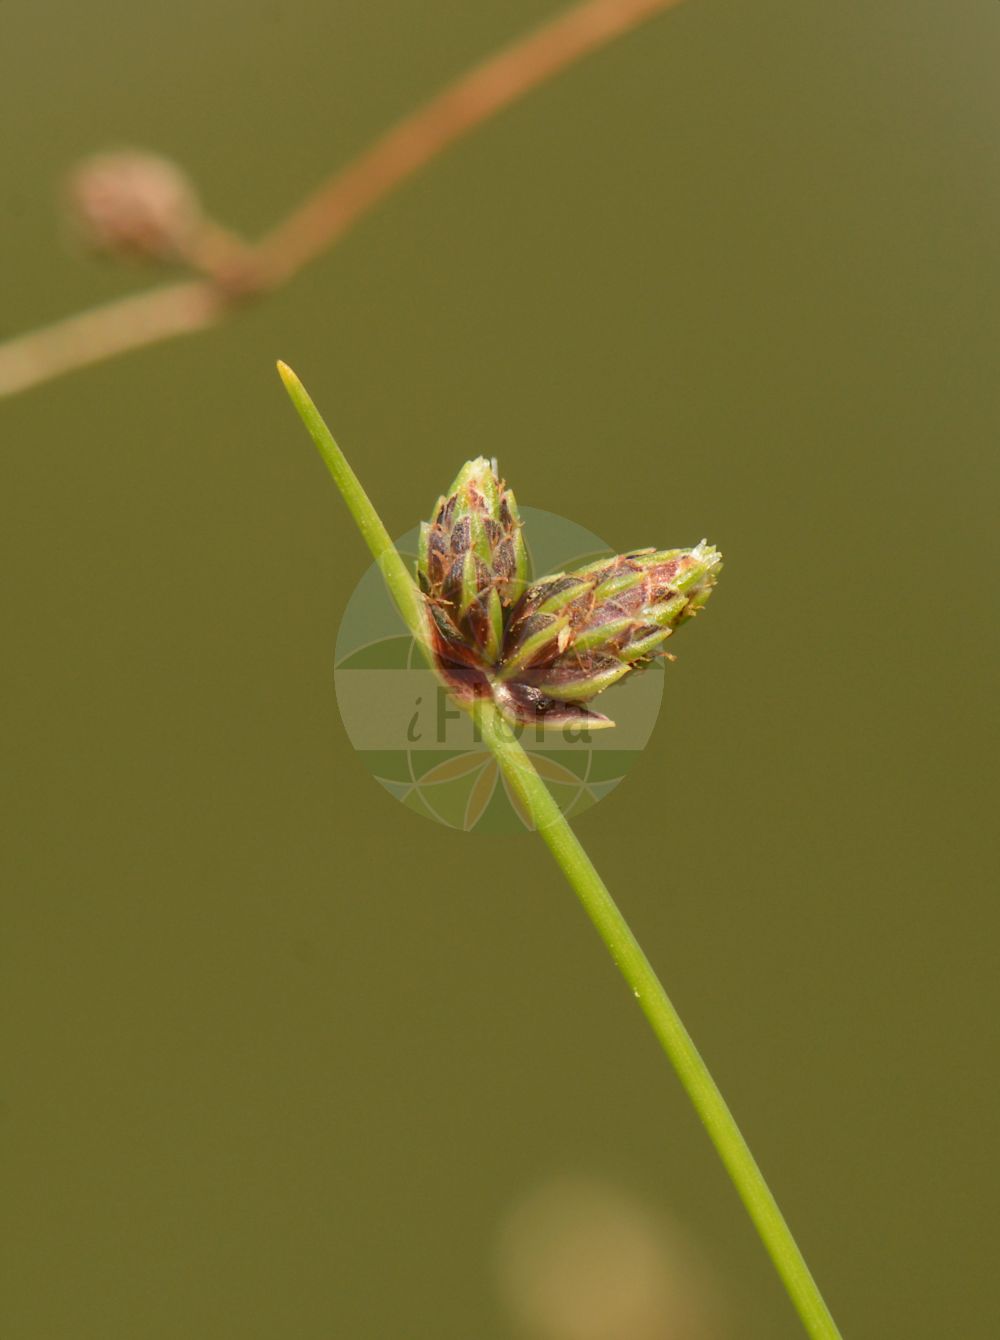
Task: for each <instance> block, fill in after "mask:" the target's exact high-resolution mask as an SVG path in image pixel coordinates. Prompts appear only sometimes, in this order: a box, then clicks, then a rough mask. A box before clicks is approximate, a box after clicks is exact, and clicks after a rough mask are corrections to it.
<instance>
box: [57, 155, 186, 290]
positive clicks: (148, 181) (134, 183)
mask: <svg viewBox="0 0 1000 1340" xmlns="http://www.w3.org/2000/svg"><path fill="white" fill-rule="evenodd" d="M67 200H68V206H69V211H70V215H71V217H72V220H73V222H74V224H75V226H76V228H77V230H78V232H79V233H80V235H81V236H82V238H83V240H84V242H85V243H86V244H87V245H88V246H89V247H91V248H92V249H93V250H94V251H98V252H102V253H105V254H107V255H114V256H122V257H127V258H130V259H137V260H145V261H159V262H169V263H173V262H177V261H183V260H185V259H186V258H187V256H188V255H189V254H190V251H191V247H192V245H193V243H194V241H195V239H196V238H197V236H198V233H199V230H200V229H201V227H202V223H203V215H202V210H201V204H200V202H199V200H198V196H197V193H196V191H195V189H194V187H193V185H192V184H191V182H190V181H189V179H188V177H187V175H186V174H185V173H184V172H182V171H181V169H180V168H179V167H177V165H176V164H175V163H172V162H171V161H170V160H169V159H166V158H160V157H158V156H157V155H156V154H149V153H142V152H139V151H136V150H121V151H118V152H114V153H103V154H97V155H96V156H95V157H93V158H88V159H85V160H84V162H82V163H80V164H79V166H78V167H77V168H76V169H75V170H74V171H73V173H72V174H71V175H70V178H69V181H68V182H67Z"/></svg>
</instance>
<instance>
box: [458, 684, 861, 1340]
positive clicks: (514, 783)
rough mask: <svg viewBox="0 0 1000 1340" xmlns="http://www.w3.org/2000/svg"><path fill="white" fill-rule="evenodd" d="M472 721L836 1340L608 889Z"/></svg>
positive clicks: (564, 826) (498, 739)
mask: <svg viewBox="0 0 1000 1340" xmlns="http://www.w3.org/2000/svg"><path fill="white" fill-rule="evenodd" d="M475 717H476V720H477V722H478V724H479V729H480V731H481V732H482V737H483V740H484V742H485V743H486V744H487V745H488V746H489V748H490V749H491V750H492V751H493V754H494V757H495V758H496V760H497V762H498V764H499V765H500V768H501V769H502V771H503V774H504V777H506V779H507V782H508V783H509V785H510V786H511V787H512V788H513V790H514V791H515V792H516V793H517V796H518V799H519V800H520V801H521V803H522V805H523V806H524V808H525V810H526V811H527V813H528V814H529V815H530V816H531V818H532V820H533V822H534V824H535V827H536V828H537V829H538V832H539V834H540V835H541V837H542V838H543V840H544V841H545V843H546V844H547V846H548V848H549V850H550V851H551V852H552V855H553V856H554V857H555V859H556V862H557V864H558V865H559V868H560V869H561V870H562V872H563V874H564V875H565V876H566V878H567V880H568V881H569V883H570V885H571V886H572V888H573V890H574V892H575V893H576V895H577V897H578V898H579V899H580V902H581V903H582V904H583V907H584V911H585V912H586V913H587V916H588V917H590V920H591V921H592V922H593V923H594V926H595V928H596V930H597V933H598V935H599V936H600V937H601V939H602V940H603V941H604V943H605V945H606V946H607V948H608V952H609V953H610V955H611V957H612V959H614V961H615V964H616V965H617V967H618V971H619V972H620V973H621V975H622V976H623V977H624V978H625V981H626V982H627V983H628V985H629V986H630V987H631V989H632V994H633V995H634V996H635V998H636V1000H637V1001H638V1002H639V1006H640V1008H641V1010H642V1012H643V1014H645V1016H646V1018H647V1019H648V1020H649V1023H650V1026H651V1027H652V1030H653V1032H654V1033H655V1034H656V1036H657V1038H658V1039H659V1042H660V1046H661V1047H662V1048H663V1050H664V1051H665V1052H666V1054H667V1056H668V1058H669V1060H670V1064H671V1065H672V1066H673V1068H674V1070H675V1071H676V1072H677V1077H678V1078H679V1079H680V1082H681V1084H683V1086H684V1089H685V1091H686V1093H687V1095H688V1097H689V1098H690V1099H691V1102H692V1103H693V1105H694V1109H695V1111H696V1112H697V1113H698V1116H699V1117H700V1118H701V1120H702V1123H703V1124H704V1127H705V1129H706V1130H707V1131H708V1134H709V1137H710V1139H711V1141H712V1143H713V1144H714V1145H715V1148H716V1150H717V1151H718V1154H719V1157H720V1158H721V1159H722V1162H723V1163H724V1164H725V1167H726V1171H727V1172H728V1173H729V1176H730V1177H731V1178H732V1181H733V1185H734V1186H735V1187H736V1190H737V1191H738V1192H739V1195H740V1199H741V1200H742V1201H743V1204H744V1205H745V1206H746V1208H747V1212H748V1214H749V1215H750V1218H751V1219H752V1220H753V1222H754V1225H755V1227H756V1229H757V1232H758V1233H759V1234H760V1237H761V1240H762V1241H763V1243H764V1246H765V1247H766V1248H767V1251H768V1253H769V1255H770V1257H771V1260H772V1261H773V1262H774V1265H775V1268H776V1270H777V1271H778V1274H779V1275H780V1276H781V1279H782V1281H783V1282H784V1285H785V1288H786V1289H787V1290H788V1295H789V1297H790V1298H791V1300H792V1302H793V1303H794V1305H795V1308H796V1310H797V1311H798V1314H799V1316H800V1317H801V1318H802V1323H803V1325H804V1326H805V1328H806V1331H807V1333H808V1334H809V1335H810V1336H813V1337H814V1340H839V1337H840V1332H839V1331H838V1330H837V1326H836V1323H835V1322H834V1320H833V1317H832V1316H831V1315H830V1311H829V1309H828V1308H827V1306H826V1303H825V1302H824V1301H823V1297H822V1295H821V1294H820V1291H819V1289H818V1287H817V1285H816V1281H815V1280H814V1279H813V1277H812V1275H811V1273H810V1271H809V1267H808V1266H807V1265H806V1263H805V1259H804V1258H803V1256H802V1253H801V1252H800V1251H799V1248H798V1245H797V1243H796V1241H795V1239H794V1238H793V1237H792V1233H791V1229H790V1228H789V1227H788V1225H787V1223H786V1222H785V1218H784V1215H782V1213H781V1211H780V1210H779V1209H778V1203H777V1201H776V1200H775V1199H774V1196H773V1195H772V1194H771V1190H770V1187H769V1186H768V1185H767V1182H765V1180H764V1175H763V1173H762V1172H761V1170H760V1168H759V1167H758V1166H757V1162H756V1160H755V1159H754V1156H753V1155H752V1154H751V1152H750V1148H749V1146H748V1145H747V1142H746V1140H744V1138H743V1136H742V1134H741V1132H740V1128H739V1127H738V1126H737V1124H736V1122H735V1120H734V1118H733V1115H732V1113H731V1112H730V1111H729V1108H728V1106H727V1105H726V1100H725V1099H724V1098H723V1096H722V1094H721V1093H720V1091H719V1086H718V1085H717V1084H716V1082H715V1080H714V1079H713V1078H712V1076H711V1074H710V1073H709V1070H708V1066H706V1064H705V1062H704V1061H703V1060H702V1059H701V1055H700V1053H699V1051H698V1048H697V1047H696V1046H695V1045H694V1042H693V1041H692V1039H691V1035H690V1034H689V1033H688V1031H687V1029H686V1028H685V1027H684V1024H683V1023H682V1022H681V1017H680V1015H679V1014H678V1013H677V1011H676V1009H675V1008H674V1006H673V1004H672V1003H671V1001H670V997H669V996H668V995H667V993H666V991H665V990H664V989H663V985H662V983H661V982H660V979H659V978H658V977H657V975H656V973H655V972H654V970H653V966H652V964H651V963H650V961H649V959H648V958H647V957H646V955H645V954H644V953H643V952H642V949H641V947H640V945H639V942H638V940H637V939H636V938H635V936H634V935H633V934H632V931H631V930H630V929H629V925H628V922H627V921H626V920H625V918H624V917H623V916H622V914H621V912H620V911H619V909H618V905H617V904H616V903H615V900H614V899H613V898H612V897H611V894H610V893H609V892H608V887H607V885H606V884H605V883H604V881H603V880H602V879H601V877H600V875H599V874H598V873H597V870H596V869H595V867H594V863H593V862H592V861H591V859H590V857H589V856H588V855H587V853H586V852H585V851H584V849H583V846H582V845H581V843H580V839H579V838H578V837H577V836H576V834H575V833H574V832H573V830H572V828H570V826H569V823H568V822H567V820H566V816H565V815H564V814H563V812H562V811H561V810H560V808H559V806H558V805H557V804H556V802H555V800H554V799H553V797H552V793H551V792H550V791H549V789H548V787H547V786H546V785H545V783H544V782H543V781H542V779H541V777H540V776H539V775H538V772H537V771H536V769H535V766H534V764H533V763H532V761H531V759H530V758H529V756H528V754H527V753H526V752H525V750H524V749H523V748H522V746H521V744H520V742H519V741H518V739H517V738H516V736H515V734H514V732H513V730H512V729H511V727H510V726H509V725H508V724H507V722H506V721H505V720H504V718H503V717H502V716H501V714H500V712H499V710H498V709H497V707H496V705H495V703H493V702H492V701H491V700H488V699H482V700H480V702H478V703H477V705H476V709H475Z"/></svg>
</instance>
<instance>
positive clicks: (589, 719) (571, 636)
mask: <svg viewBox="0 0 1000 1340" xmlns="http://www.w3.org/2000/svg"><path fill="white" fill-rule="evenodd" d="M521 526H522V523H521V520H520V518H519V516H518V513H517V505H516V503H515V501H514V495H513V494H512V493H511V492H510V490H509V489H508V488H507V487H506V486H505V484H503V483H502V481H501V480H500V479H499V478H498V477H497V473H496V466H495V463H491V462H489V461H487V460H485V459H484V458H482V457H480V458H479V459H478V460H475V461H470V462H469V463H468V464H467V465H466V466H464V467H463V469H462V470H461V471H460V472H459V475H458V478H457V479H456V480H455V482H454V484H453V485H452V487H451V489H450V491H449V493H448V494H447V495H446V496H445V497H443V498H441V499H440V500H439V502H438V504H437V506H436V508H435V509H434V516H433V518H432V520H431V521H430V523H425V524H424V525H423V526H422V527H421V533H420V553H419V557H418V560H417V573H418V577H419V579H420V586H421V590H422V591H423V593H424V596H425V598H426V600H427V604H428V608H429V611H430V615H431V626H432V637H433V639H434V647H433V650H434V655H435V659H436V662H437V665H438V669H439V671H440V673H441V674H442V675H443V677H444V678H445V680H446V681H447V682H448V683H449V685H450V686H451V688H452V690H453V691H454V692H456V693H458V694H459V695H464V696H473V697H474V696H485V695H491V696H492V697H493V698H494V699H495V701H496V703H497V705H498V706H499V707H500V708H501V710H502V711H503V712H504V714H505V715H506V716H507V717H508V718H509V719H511V720H512V721H515V722H539V721H541V722H544V723H546V724H551V725H565V724H567V723H571V722H580V723H581V724H583V723H585V724H587V725H589V726H592V727H593V726H610V725H613V724H614V723H613V722H611V721H609V720H608V718H607V717H604V716H601V715H600V714H598V713H595V712H592V711H590V710H589V709H588V708H587V707H586V706H585V704H586V703H588V702H589V701H590V700H591V699H592V698H595V697H596V696H597V695H598V694H599V693H601V692H603V691H604V689H606V688H608V687H609V686H610V685H612V684H614V683H616V682H617V681H618V680H620V679H623V678H624V677H625V676H626V675H628V674H630V673H632V672H634V671H636V670H640V669H642V668H643V667H644V666H647V665H649V664H650V663H651V662H652V660H653V658H654V657H655V656H656V655H658V654H660V653H661V652H662V647H663V643H664V642H665V641H666V640H667V638H668V637H670V636H671V634H672V633H673V631H674V629H675V628H677V627H678V626H679V625H680V624H682V623H684V622H685V621H686V620H687V619H690V618H691V617H692V616H693V615H694V614H696V613H697V612H698V610H699V609H701V607H702V606H703V605H704V604H705V602H706V601H707V600H708V597H709V595H710V594H711V592H712V588H713V586H714V585H715V580H716V576H717V574H718V572H719V570H720V568H721V567H722V559H721V556H720V554H719V552H718V550H717V549H715V548H714V547H713V546H712V545H709V544H706V543H705V542H704V541H702V543H701V544H698V545H695V547H694V548H693V549H662V550H657V549H636V550H632V551H631V552H629V553H626V554H619V555H617V557H614V558H607V559H601V560H599V561H598V562H596V563H592V564H590V565H589V566H587V567H584V568H580V569H579V570H577V571H575V572H560V573H555V574H553V575H552V576H549V577H542V578H541V579H540V580H538V581H536V582H532V583H531V584H530V585H529V584H528V572H527V569H528V558H527V550H526V549H525V545H524V539H523V536H522V534H521Z"/></svg>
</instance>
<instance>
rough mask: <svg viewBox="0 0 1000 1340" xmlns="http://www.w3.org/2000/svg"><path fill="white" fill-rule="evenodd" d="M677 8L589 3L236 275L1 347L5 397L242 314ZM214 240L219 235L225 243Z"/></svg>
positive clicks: (365, 164) (471, 86)
mask: <svg viewBox="0 0 1000 1340" xmlns="http://www.w3.org/2000/svg"><path fill="white" fill-rule="evenodd" d="M679 3H680V0H584V2H583V3H581V4H577V5H574V6H573V7H572V8H570V9H569V10H567V11H566V12H565V13H563V14H560V15H558V16H557V17H556V18H555V19H553V20H552V21H551V22H550V23H548V24H546V25H544V26H543V27H541V28H538V29H536V30H535V31H534V32H532V33H529V34H528V35H527V36H526V37H523V38H521V39H519V40H518V41H516V42H514V43H513V44H512V45H511V46H509V47H506V48H505V49H504V50H502V51H500V52H498V53H497V54H496V55H494V56H491V57H490V58H489V59H488V60H486V61H484V62H483V63H482V64H480V65H478V66H476V67H474V68H473V69H472V70H470V71H469V72H468V73H466V74H464V75H462V76H460V77H459V78H458V79H457V80H455V82H454V83H452V84H450V85H449V86H448V87H447V88H445V89H444V90H442V92H441V93H439V94H438V95H437V96H436V97H434V98H432V99H431V100H430V102H427V103H425V104H424V105H423V106H422V107H420V108H418V109H417V110H416V111H415V112H412V113H411V114H410V115H408V116H406V117H405V118H404V119H403V120H402V121H401V122H399V124H397V125H396V126H394V127H393V128H392V129H391V130H389V131H387V132H386V133H385V134H384V135H383V136H381V137H380V138H379V139H378V140H376V141H375V143H374V144H373V145H372V146H371V147H370V148H369V149H366V150H365V151H364V152H363V153H362V154H361V155H360V156H359V157H358V158H356V159H354V161H353V162H351V163H349V164H348V165H347V166H346V167H345V168H343V169H342V170H341V171H339V172H338V173H336V174H335V175H334V176H333V177H332V178H331V179H330V180H329V181H327V182H326V183H325V184H324V185H322V186H321V187H320V188H319V190H317V191H316V192H315V193H314V194H313V195H311V196H310V197H308V198H307V199H306V200H305V201H304V202H303V203H302V204H301V205H299V206H298V207H297V208H296V209H294V210H293V211H292V212H291V213H290V214H289V215H288V217H287V218H286V219H285V220H284V221H283V222H281V223H279V224H278V225H277V227H275V228H274V229H273V230H272V231H271V232H270V233H268V234H267V235H266V236H265V237H264V238H262V240H261V241H260V242H259V243H258V244H257V245H256V246H250V247H244V248H242V249H235V250H234V255H233V266H232V268H231V272H229V273H227V268H226V266H225V264H224V263H223V262H221V261H220V262H219V263H218V264H217V267H216V268H217V272H218V273H219V274H220V275H223V276H224V278H225V282H221V281H220V280H219V279H216V280H214V281H213V280H210V279H196V280H186V281H183V282H181V283H175V284H169V285H166V286H162V287H159V288H155V289H152V290H148V291H146V292H144V293H139V294H136V295H134V296H132V297H128V298H123V299H117V300H115V301H113V302H110V303H107V304H105V305H103V306H101V307H94V308H91V309H90V310H89V311H86V312H81V313H79V314H78V315H76V316H71V317H67V318H65V319H64V320H62V321H57V322H55V323H54V324H53V325H50V326H45V327H43V328H42V329H40V330H36V331H33V332H31V333H29V334H27V335H21V336H17V337H15V338H14V339H12V340H8V341H7V342H6V343H5V344H0V397H2V396H5V395H13V394H14V393H15V392H17V391H24V390H27V389H28V388H29V387H32V386H37V385H39V384H40V383H43V382H46V381H50V380H51V379H52V378H54V377H58V376H61V375H62V374H63V373H67V372H72V371H74V370H76V369H78V368H84V367H87V366H89V365H92V364H94V363H101V362H104V361H105V360H106V359H108V358H113V357H115V356H116V355H117V354H122V353H126V352H128V351H129V350H131V349H139V348H142V347H143V346H145V345H149V344H155V343H157V342H158V341H160V340H167V339H171V338H172V337H174V336H177V335H187V334H192V333H193V332H195V331H198V330H203V329H205V328H207V327H208V326H211V325H214V324H215V323H216V322H218V321H220V320H222V319H223V318H224V317H225V316H226V315H228V314H229V313H230V312H231V311H232V310H233V309H234V307H236V306H237V305H238V303H239V302H242V301H244V300H246V299H247V298H248V297H251V296H254V295H257V294H261V293H264V292H266V291H268V290H269V289H273V288H276V287H278V286H280V285H281V284H284V283H286V282H287V281H288V280H289V279H291V278H292V276H293V275H295V274H297V273H298V271H299V270H301V269H302V268H303V266H305V265H307V264H308V263H309V262H310V261H312V260H315V259H316V257H317V256H320V255H321V254H322V253H323V252H325V251H326V250H328V249H329V248H330V247H331V246H332V245H333V244H334V243H336V242H337V241H338V240H339V239H340V238H341V237H343V235H344V234H345V233H346V232H347V231H348V229H349V228H350V227H351V226H352V225H353V224H354V223H356V222H357V221H358V219H360V218H361V217H362V216H363V215H365V214H366V213H367V212H368V211H369V210H370V209H372V208H373V207H374V206H375V205H376V204H377V203H378V202H379V201H380V200H382V199H383V198H384V197H385V196H387V195H389V194H390V193H391V192H392V191H394V190H395V189H396V188H397V187H398V186H400V185H401V184H402V183H403V182H404V181H406V180H407V178H408V177H410V176H412V175H413V173H414V172H416V171H417V170H418V169H420V168H421V167H423V166H425V165H426V164H427V163H429V162H431V160H432V159H434V158H436V157H437V156H438V154H440V153H442V152H443V151H444V150H445V149H447V148H448V147H449V145H451V144H453V143H454V142H455V141H456V140H458V139H460V138H461V137H462V136H463V135H466V134H468V132H469V131H470V130H473V129H475V127H476V126H478V125H481V124H482V122H484V121H486V120H488V119H489V118H490V117H491V116H494V115H495V114H496V113H497V112H499V111H501V110H502V109H503V108H504V107H506V106H508V105H509V104H510V103H512V102H515V101H516V100H517V99H518V98H520V97H522V96H523V95H524V94H525V93H528V92H530V90H531V89H533V88H535V87H537V86H538V85H539V84H541V83H544V81H545V80H546V79H550V78H552V76H553V75H556V74H558V73H559V72H560V71H561V70H563V69H565V68H566V67H567V66H568V65H571V64H572V63H573V62H574V61H576V60H579V59H580V58H581V57H583V56H585V55H587V54H588V53H589V52H591V51H594V50H596V49H597V48H599V47H601V46H604V45H605V44H606V43H608V42H610V41H611V40H612V39H613V38H615V37H617V36H619V35H620V34H622V33H625V32H627V31H628V30H629V29H631V28H634V27H636V26H637V25H638V24H640V23H642V22H643V21H644V20H645V19H648V18H651V17H652V16H653V15H654V14H657V13H659V12H660V11H661V10H666V9H671V8H673V7H674V6H675V5H677V4H679ZM220 236H221V233H220Z"/></svg>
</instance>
